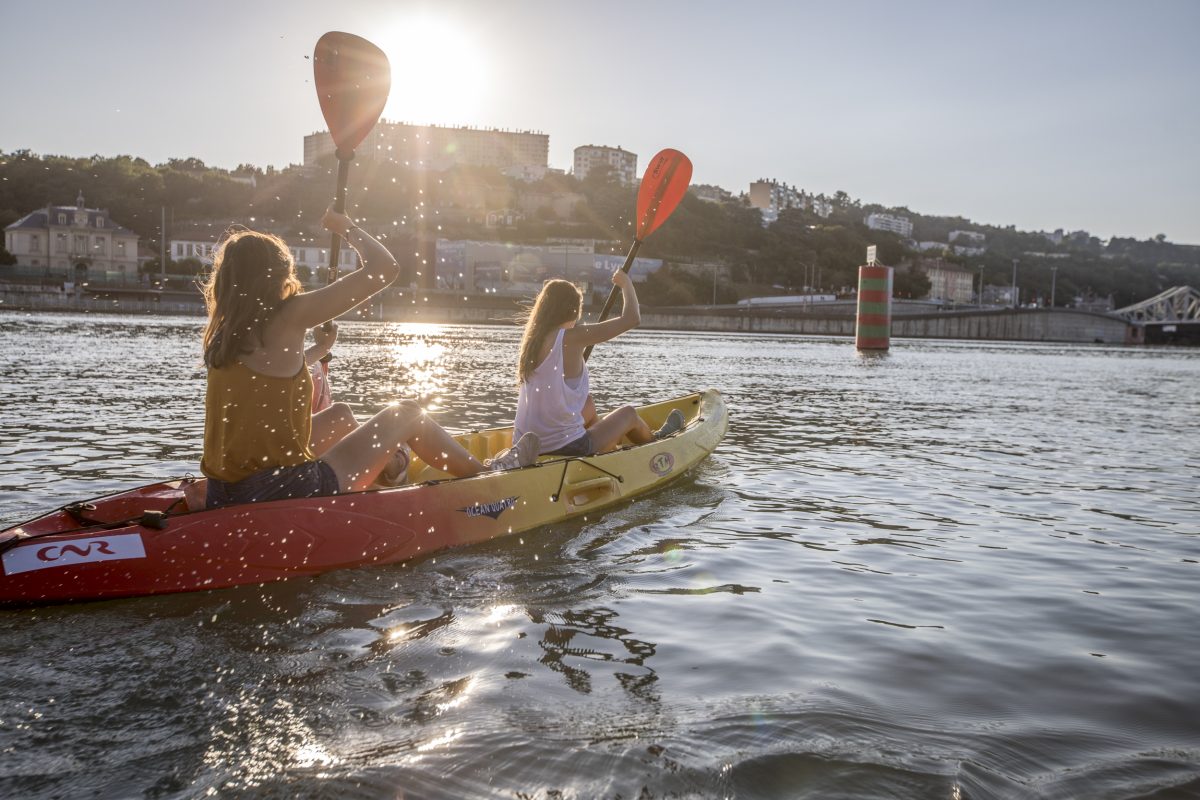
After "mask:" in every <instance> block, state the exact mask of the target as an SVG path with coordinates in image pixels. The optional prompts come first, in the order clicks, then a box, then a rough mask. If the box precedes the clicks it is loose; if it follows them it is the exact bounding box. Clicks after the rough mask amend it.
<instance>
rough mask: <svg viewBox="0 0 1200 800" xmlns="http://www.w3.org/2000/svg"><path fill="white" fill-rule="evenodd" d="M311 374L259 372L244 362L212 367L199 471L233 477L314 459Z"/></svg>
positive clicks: (229, 479) (225, 478) (226, 478)
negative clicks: (285, 376)
mask: <svg viewBox="0 0 1200 800" xmlns="http://www.w3.org/2000/svg"><path fill="white" fill-rule="evenodd" d="M312 391H313V385H312V377H311V376H310V375H309V374H308V367H301V369H300V371H299V372H298V373H296V374H295V375H293V376H292V377H290V378H274V377H271V376H270V375H261V374H259V373H257V372H255V371H254V370H252V369H250V368H249V367H247V366H246V365H245V364H242V363H241V362H235V363H234V364H233V365H232V366H228V367H221V368H220V369H215V368H211V367H210V368H209V370H208V391H207V392H206V394H205V397H204V460H203V461H201V462H200V471H201V472H203V473H204V474H205V475H206V476H208V477H210V478H216V479H217V480H222V481H226V482H228V483H234V482H236V481H240V480H241V479H242V478H245V477H247V476H249V475H253V474H254V473H255V472H258V471H260V470H264V469H267V468H268V467H293V466H296V465H297V464H303V463H305V462H306V461H314V460H316V455H314V454H313V451H312V448H311V447H310V446H309V440H310V438H311V437H312Z"/></svg>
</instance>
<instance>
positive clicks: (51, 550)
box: [37, 539, 116, 561]
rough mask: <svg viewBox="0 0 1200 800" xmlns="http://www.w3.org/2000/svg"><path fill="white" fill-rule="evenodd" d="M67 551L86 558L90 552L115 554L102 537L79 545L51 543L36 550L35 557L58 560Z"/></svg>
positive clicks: (42, 559) (44, 559)
mask: <svg viewBox="0 0 1200 800" xmlns="http://www.w3.org/2000/svg"><path fill="white" fill-rule="evenodd" d="M67 553H74V554H75V555H77V556H79V557H80V558H87V557H88V556H90V555H91V554H92V553H104V554H105V555H109V556H113V555H116V553H114V552H113V551H112V548H110V547H109V546H108V542H106V541H104V540H103V539H101V540H99V541H96V542H88V543H87V544H85V545H83V546H82V547H80V546H79V545H74V544H64V545H57V544H52V545H50V546H49V547H43V548H41V549H40V550H38V551H37V557H38V559H39V560H41V561H58V560H59V559H60V558H62V557H63V556H65V555H66V554H67Z"/></svg>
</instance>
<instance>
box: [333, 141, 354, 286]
mask: <svg viewBox="0 0 1200 800" xmlns="http://www.w3.org/2000/svg"><path fill="white" fill-rule="evenodd" d="M337 157H338V174H337V195H335V196H334V199H333V210H334V211H336V212H337V213H339V214H345V213H346V184H347V183H348V182H349V180H350V162H351V161H353V160H354V153H353V152H352V153H350V155H349V156H347V157H346V158H342V154H341V151H340V150H339V151H338V154H337ZM341 254H342V235H341V234H340V233H338V232H337V231H334V232H333V240H332V241H331V242H330V244H329V283H333V282H334V281H336V280H337V279H338V262H339V261H340V260H341V259H340V256H341Z"/></svg>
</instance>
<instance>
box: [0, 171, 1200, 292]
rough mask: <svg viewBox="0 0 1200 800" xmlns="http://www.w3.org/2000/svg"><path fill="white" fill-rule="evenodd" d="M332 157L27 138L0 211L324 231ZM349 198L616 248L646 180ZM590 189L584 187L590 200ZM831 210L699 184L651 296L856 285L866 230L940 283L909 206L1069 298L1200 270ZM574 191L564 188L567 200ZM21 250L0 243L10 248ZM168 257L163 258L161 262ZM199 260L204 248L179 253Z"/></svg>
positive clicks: (980, 260) (156, 233) (957, 223)
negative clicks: (30, 142) (42, 143)
mask: <svg viewBox="0 0 1200 800" xmlns="http://www.w3.org/2000/svg"><path fill="white" fill-rule="evenodd" d="M334 170H335V165H334V163H333V162H332V160H331V161H330V162H329V163H326V164H323V165H322V166H320V167H316V168H305V167H300V166H290V167H287V168H285V169H282V170H276V169H274V168H272V167H268V168H267V169H265V170H264V169H261V168H259V167H256V166H253V165H248V164H244V165H240V166H239V167H238V168H237V169H234V170H224V169H219V168H214V167H210V166H208V165H206V164H204V163H203V162H202V161H200V160H199V159H195V158H182V159H171V160H169V161H167V162H166V163H163V164H157V165H152V164H150V163H149V162H147V161H145V160H144V159H141V158H136V157H132V156H117V157H111V158H109V157H100V156H92V157H85V158H72V157H65V156H40V155H37V154H34V153H31V152H29V151H24V150H22V151H17V152H12V153H4V152H0V224H2V225H8V224H10V223H12V222H14V221H16V220H17V219H19V218H21V217H22V216H24V215H25V214H27V213H29V212H30V211H33V210H35V209H37V208H39V207H44V206H46V205H47V204H49V203H53V204H58V205H71V204H73V203H74V201H75V197H76V196H77V195H78V194H79V193H80V192H82V193H83V195H84V197H85V200H86V204H87V205H88V206H89V207H97V208H107V209H108V210H109V211H110V213H111V216H112V219H113V220H114V221H116V222H117V223H119V224H121V225H124V226H125V227H128V228H130V229H132V230H134V231H135V232H137V233H138V234H139V235H140V236H141V237H142V242H143V246H144V248H145V250H146V251H148V252H152V253H157V252H158V247H159V237H160V235H161V233H160V220H161V217H162V209H164V208H166V209H168V211H167V214H168V226H167V235H168V237H170V236H171V231H172V230H177V229H180V230H182V229H186V228H188V227H194V226H195V225H202V226H205V229H210V230H212V231H213V238H214V239H215V238H216V236H217V235H219V233H220V231H222V230H224V228H225V227H227V226H228V225H231V224H241V225H247V226H251V227H261V228H266V229H270V230H273V231H275V232H278V233H280V234H281V235H283V236H285V237H293V238H295V237H299V238H301V239H308V238H309V237H317V236H319V235H320V234H319V228H318V227H317V223H318V221H319V219H320V216H321V212H322V211H323V210H324V208H325V207H326V206H327V205H328V204H329V203H330V201H331V195H332V191H333V188H334ZM352 175H353V177H352V181H351V183H352V185H351V187H350V197H351V205H352V208H351V213H352V214H353V215H354V216H355V217H356V218H358V219H361V220H363V221H364V223H365V224H367V225H370V226H371V227H372V228H373V229H374V230H376V231H378V232H379V233H380V235H381V236H382V237H384V241H388V242H390V243H391V246H392V249H393V251H394V252H396V253H397V254H398V255H400V254H401V253H405V254H406V253H407V252H408V251H410V250H411V249H412V245H413V244H414V242H420V241H426V242H428V241H430V240H432V239H434V238H437V237H444V238H449V239H479V240H498V241H511V242H518V243H530V244H533V243H543V242H546V241H547V240H552V239H555V240H561V239H592V240H596V241H597V249H598V250H602V251H603V252H624V250H625V249H626V248H627V247H628V245H629V243H630V241H631V239H632V230H633V228H632V226H633V220H632V215H633V211H634V207H635V200H636V187H627V186H621V185H620V184H618V183H617V182H616V181H615V180H614V179H613V176H612V175H611V174H610V173H608V172H606V171H605V170H595V171H593V172H592V173H591V174H589V175H588V177H587V178H586V179H585V180H576V179H575V178H574V177H572V176H568V175H560V174H550V175H548V176H547V178H546V179H544V180H543V181H540V182H538V183H533V184H529V183H521V182H519V181H516V180H513V179H510V178H506V177H504V176H503V175H501V174H500V173H499V172H498V171H496V170H492V169H484V168H478V167H458V168H455V169H453V170H450V171H448V172H444V173H438V172H423V171H417V170H411V169H408V168H406V167H404V166H403V165H400V164H396V163H390V162H389V163H359V164H357V165H355V167H354V169H353V171H352ZM531 196H532V197H538V198H549V199H558V200H562V201H566V202H568V203H569V206H570V207H569V210H568V211H567V212H566V213H563V212H561V210H559V211H555V210H554V208H552V206H551V204H549V203H547V204H546V205H545V206H540V207H537V208H533V209H526V210H524V211H517V209H519V208H520V206H521V205H522V203H524V204H525V205H528V204H529V202H528V201H529V198H530V197H531ZM576 198H578V199H577V200H576ZM830 200H831V202H832V205H833V212H832V214H831V215H830V216H828V217H826V218H822V217H819V216H817V215H816V214H814V213H812V212H811V211H805V210H799V209H791V210H787V211H784V212H782V213H781V214H780V215H779V218H778V219H777V220H776V221H775V222H774V223H772V224H771V225H769V226H766V227H764V226H763V225H762V217H761V215H760V213H759V211H757V210H756V209H754V208H751V207H750V206H749V205H748V203H747V201H746V200H745V198H744V197H740V198H734V199H732V200H729V201H725V202H720V203H714V202H709V201H705V200H701V199H699V198H698V197H696V196H694V195H692V194H689V195H687V196H686V197H685V198H684V200H683V202H682V203H681V204H680V206H679V208H678V209H677V210H676V211H675V213H674V215H673V216H672V217H671V220H670V222H669V224H667V225H664V226H663V227H662V228H660V229H659V230H658V231H657V232H656V233H655V234H654V236H652V237H650V238H649V239H647V241H646V242H645V244H644V246H643V247H642V250H641V255H642V256H645V257H648V258H661V259H664V260H665V261H666V262H667V267H666V268H665V269H664V270H662V271H661V273H660V274H658V275H656V276H655V277H654V279H653V280H651V281H650V282H649V283H648V284H647V286H646V289H645V301H646V302H647V303H650V304H654V303H660V304H687V303H707V302H710V300H711V293H712V279H711V277H707V278H706V277H705V275H706V274H709V275H711V272H708V273H705V271H704V270H703V269H700V270H695V269H688V268H687V267H688V266H689V265H708V266H711V265H717V267H716V268H718V269H721V270H722V272H723V274H724V275H726V276H727V279H725V280H722V281H721V282H720V285H719V287H718V301H719V302H733V301H735V300H736V299H738V297H740V296H746V295H748V294H763V293H783V292H800V291H806V290H808V289H817V288H820V289H823V290H825V291H841V290H845V289H849V288H850V287H853V286H854V284H855V282H856V277H855V276H856V274H857V267H858V265H859V264H861V263H862V260H863V258H864V255H865V251H866V247H867V246H868V245H871V244H874V245H877V246H878V248H879V250H878V253H879V259H880V260H881V261H882V262H883V263H886V264H889V265H893V266H896V267H898V268H899V269H898V272H897V275H896V292H897V295H898V296H901V297H904V296H911V297H919V296H921V295H922V294H924V293H925V292H926V291H928V287H929V283H928V280H927V279H926V278H925V277H924V275H923V274H922V270H921V265H922V263H923V256H922V255H921V254H920V253H917V252H915V251H913V250H912V249H910V248H909V247H908V246H906V242H904V241H903V240H902V239H901V238H900V237H899V236H897V235H895V234H891V233H885V232H881V231H873V230H870V229H868V228H867V227H866V225H865V224H864V222H863V219H864V217H865V215H866V214H868V213H870V212H872V211H882V212H886V213H892V214H899V215H903V216H906V217H908V218H909V219H910V220H911V221H912V223H913V226H914V230H913V239H914V240H917V241H939V242H946V241H948V238H949V234H950V232H951V231H953V230H967V231H976V232H978V233H982V234H984V235H985V236H986V245H987V250H986V252H985V253H983V254H981V255H973V256H955V255H949V254H948V255H945V256H942V257H943V258H945V260H947V261H949V262H950V263H954V264H958V265H960V266H962V267H963V268H965V269H968V270H971V271H973V272H978V271H979V270H980V269H981V268H982V270H983V274H984V280H985V282H986V283H988V284H995V285H1008V284H1009V283H1010V281H1011V274H1012V268H1013V259H1017V260H1018V265H1017V268H1018V282H1019V284H1020V285H1021V287H1022V295H1023V296H1024V297H1030V296H1033V295H1040V296H1042V297H1045V298H1048V297H1049V294H1050V282H1051V276H1052V274H1055V275H1056V277H1055V280H1056V297H1057V300H1058V303H1059V304H1060V305H1063V304H1067V303H1069V302H1070V300H1071V299H1072V298H1073V297H1074V296H1076V295H1088V294H1092V295H1098V296H1108V295H1111V296H1112V297H1113V299H1114V302H1115V303H1116V305H1117V306H1121V305H1126V304H1128V303H1131V302H1135V301H1137V300H1141V299H1144V298H1147V297H1150V296H1152V295H1154V294H1157V293H1158V292H1160V291H1162V290H1164V289H1167V288H1169V287H1171V286H1177V285H1181V284H1190V285H1193V286H1200V247H1196V246H1191V245H1178V244H1173V243H1171V242H1169V241H1167V240H1166V237H1165V236H1162V235H1159V236H1156V237H1154V238H1153V239H1150V240H1147V241H1144V242H1143V241H1137V240H1134V239H1123V238H1114V239H1112V240H1110V241H1108V242H1101V241H1100V240H1099V239H1097V238H1096V237H1093V236H1090V235H1088V234H1086V233H1085V232H1076V233H1074V234H1069V235H1067V236H1065V237H1064V238H1063V239H1062V241H1061V243H1058V244H1055V243H1054V242H1052V241H1051V240H1050V239H1049V238H1047V237H1046V236H1045V235H1043V234H1040V233H1035V232H1024V231H1018V230H1016V229H1015V228H1013V227H1011V226H1009V227H999V226H994V225H984V224H979V223H975V222H972V221H971V220H968V219H965V218H962V217H936V216H926V215H922V214H919V213H917V212H913V211H910V210H908V209H906V208H885V207H882V206H878V205H873V204H863V203H861V202H860V201H858V200H855V199H852V198H850V197H849V196H848V195H847V194H846V193H845V192H836V193H835V194H833V195H832V196H831V197H830ZM560 205H561V204H560ZM495 211H506V212H509V217H510V218H511V219H512V222H511V224H506V225H504V226H501V227H488V225H487V220H486V218H487V215H488V212H495ZM7 255H8V254H7V253H5V252H3V251H2V250H0V260H2V259H4V258H5V257H6V256H7ZM152 267H153V268H154V269H157V263H156V262H152ZM171 267H172V271H173V272H178V273H185V274H186V273H188V272H194V271H195V270H196V269H198V263H188V264H172V265H171Z"/></svg>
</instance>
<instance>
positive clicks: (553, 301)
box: [517, 279, 583, 383]
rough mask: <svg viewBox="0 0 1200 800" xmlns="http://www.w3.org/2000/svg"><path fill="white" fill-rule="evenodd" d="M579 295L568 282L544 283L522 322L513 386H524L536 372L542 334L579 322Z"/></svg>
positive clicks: (553, 281)
mask: <svg viewBox="0 0 1200 800" xmlns="http://www.w3.org/2000/svg"><path fill="white" fill-rule="evenodd" d="M582 306H583V293H582V292H580V291H579V287H577V286H576V285H575V284H573V283H571V282H570V281H564V280H559V279H555V280H552V281H546V283H545V284H544V285H543V286H542V291H541V292H540V293H539V294H538V296H537V300H535V301H534V302H533V308H532V309H530V310H529V316H528V318H527V319H526V320H525V335H524V336H523V337H521V360H520V361H519V362H518V363H517V382H518V383H524V382H525V381H527V380H529V376H530V375H532V374H533V371H534V370H535V369H537V365H538V363H539V361H538V353H539V352H540V351H541V349H542V343H543V342H544V341H545V339H546V334H547V333H549V332H550V331H552V330H554V329H555V328H557V327H559V326H560V325H562V324H563V323H564V322H570V321H571V320H573V319H579V309H580V308H582Z"/></svg>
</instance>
